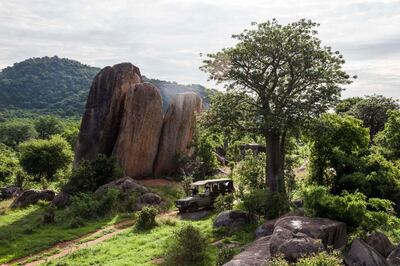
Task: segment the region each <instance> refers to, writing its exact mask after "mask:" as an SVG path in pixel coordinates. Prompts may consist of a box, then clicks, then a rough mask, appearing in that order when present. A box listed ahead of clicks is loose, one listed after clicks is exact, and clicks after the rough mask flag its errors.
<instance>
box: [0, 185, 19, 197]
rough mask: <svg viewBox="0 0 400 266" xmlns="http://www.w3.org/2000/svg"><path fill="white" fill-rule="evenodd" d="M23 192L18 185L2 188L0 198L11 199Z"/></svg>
mask: <svg viewBox="0 0 400 266" xmlns="http://www.w3.org/2000/svg"><path fill="white" fill-rule="evenodd" d="M21 194H22V189H21V188H20V187H17V186H10V187H4V188H0V200H6V199H11V198H14V197H18V196H19V195H21Z"/></svg>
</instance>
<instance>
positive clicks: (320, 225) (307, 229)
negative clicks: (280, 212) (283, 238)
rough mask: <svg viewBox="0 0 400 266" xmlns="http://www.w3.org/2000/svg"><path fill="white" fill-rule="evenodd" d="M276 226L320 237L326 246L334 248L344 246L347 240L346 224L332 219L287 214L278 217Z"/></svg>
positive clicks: (316, 237)
mask: <svg viewBox="0 0 400 266" xmlns="http://www.w3.org/2000/svg"><path fill="white" fill-rule="evenodd" d="M276 227H282V228H286V229H288V230H290V231H292V232H294V233H297V232H300V233H303V234H306V235H307V236H309V237H312V238H315V239H320V240H321V241H322V243H323V244H324V246H325V247H328V246H332V247H333V248H334V249H338V248H341V247H343V246H344V245H346V242H347V233H346V224H345V223H342V222H338V221H334V220H330V219H325V218H309V217H300V216H287V217H282V218H280V219H278V220H277V221H276V223H275V228H276Z"/></svg>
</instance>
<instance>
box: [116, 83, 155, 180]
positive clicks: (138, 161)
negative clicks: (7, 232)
mask: <svg viewBox="0 0 400 266" xmlns="http://www.w3.org/2000/svg"><path fill="white" fill-rule="evenodd" d="M162 124H163V110H162V99H161V95H160V92H159V91H158V89H157V88H156V87H154V86H153V85H152V84H150V83H138V84H133V85H131V87H130V88H129V89H128V91H127V93H126V96H125V103H124V110H123V113H122V122H121V125H120V130H119V135H118V139H117V142H116V144H115V147H114V151H113V153H114V155H115V157H116V158H117V161H118V163H119V165H120V166H121V167H122V169H124V172H125V174H126V175H129V176H133V177H146V176H150V175H151V174H152V172H153V165H154V160H155V158H156V155H157V150H158V143H159V139H160V134H161V127H162Z"/></svg>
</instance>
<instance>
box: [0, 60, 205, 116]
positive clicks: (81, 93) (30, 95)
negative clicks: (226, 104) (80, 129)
mask: <svg viewBox="0 0 400 266" xmlns="http://www.w3.org/2000/svg"><path fill="white" fill-rule="evenodd" d="M99 70H100V69H99V68H96V67H91V66H88V65H84V64H81V63H79V62H78V61H74V60H70V59H66V58H59V57H57V56H54V57H42V58H30V59H27V60H25V61H22V62H19V63H15V64H14V65H13V66H11V67H7V68H5V69H3V70H2V71H1V72H0V112H1V111H3V112H4V111H7V112H10V111H11V112H13V113H14V114H15V113H17V116H18V114H20V113H21V110H24V111H23V112H22V113H26V111H30V112H34V113H40V114H55V115H60V116H81V114H82V113H83V110H84V107H85V102H86V98H87V95H88V92H89V88H90V84H91V82H92V80H93V78H94V76H95V75H96V74H97V73H98V72H99ZM145 80H146V81H148V82H151V83H153V84H155V85H156V86H157V87H158V88H159V89H160V91H161V95H162V96H163V99H164V108H166V107H167V106H168V102H169V99H170V97H171V96H172V95H173V94H176V93H180V92H185V91H194V92H196V93H198V94H199V95H201V96H202V97H203V98H205V95H206V92H205V88H204V87H203V86H201V85H180V84H177V83H176V82H168V81H162V80H156V79H149V78H145ZM205 102H206V103H207V102H208V101H207V100H206V99H205Z"/></svg>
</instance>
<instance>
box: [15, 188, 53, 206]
mask: <svg viewBox="0 0 400 266" xmlns="http://www.w3.org/2000/svg"><path fill="white" fill-rule="evenodd" d="M54 197H55V193H54V191H51V190H47V189H46V190H42V191H37V190H33V189H30V190H26V191H24V192H23V193H22V194H21V195H20V196H19V197H17V198H16V199H15V200H14V202H13V203H12V204H11V208H13V209H15V208H24V207H27V206H29V205H31V204H35V203H37V202H38V201H39V200H44V201H52V200H53V199H54Z"/></svg>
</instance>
